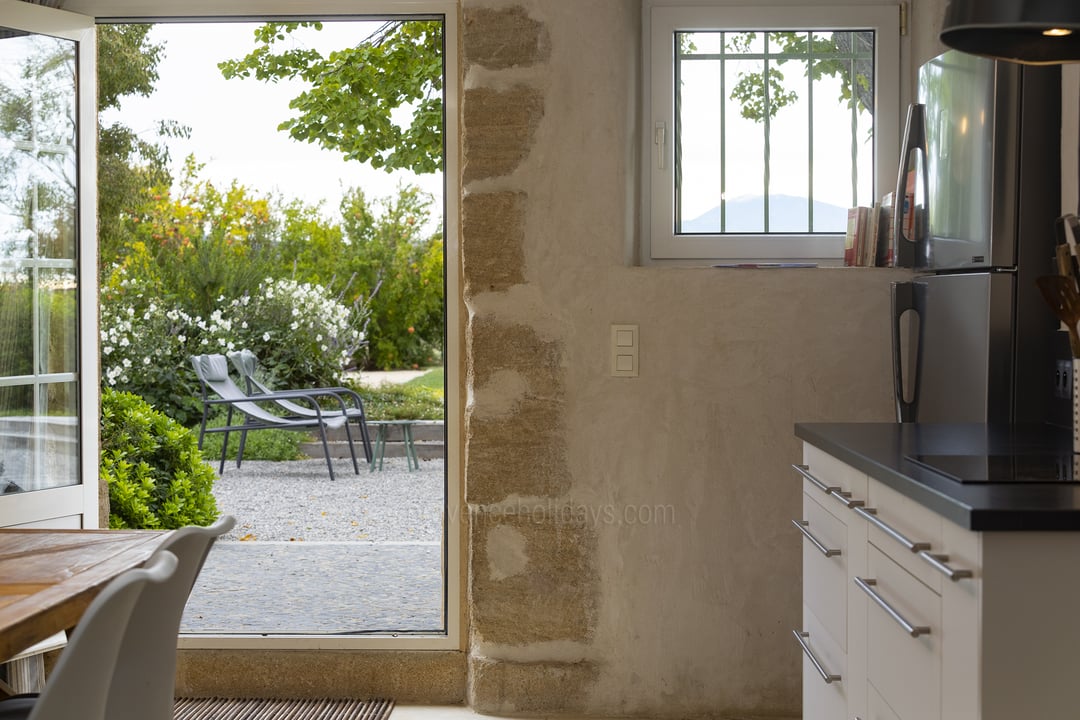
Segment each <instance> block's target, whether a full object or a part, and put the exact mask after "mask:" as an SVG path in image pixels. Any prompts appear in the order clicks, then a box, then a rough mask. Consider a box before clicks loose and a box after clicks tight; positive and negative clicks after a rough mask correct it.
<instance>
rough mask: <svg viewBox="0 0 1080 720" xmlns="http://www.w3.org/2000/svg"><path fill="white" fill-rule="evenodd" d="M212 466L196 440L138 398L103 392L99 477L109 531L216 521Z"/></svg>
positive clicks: (109, 390) (191, 434) (170, 526)
mask: <svg viewBox="0 0 1080 720" xmlns="http://www.w3.org/2000/svg"><path fill="white" fill-rule="evenodd" d="M216 477H217V476H216V475H215V473H214V470H213V468H211V467H210V466H209V465H207V464H206V463H204V462H203V461H202V457H201V455H200V453H199V448H198V437H197V436H196V435H195V433H193V432H192V431H191V430H189V429H187V428H185V427H184V426H183V425H180V424H179V423H177V422H176V421H174V420H172V419H170V418H169V417H167V416H166V415H164V414H163V413H160V412H158V411H157V410H155V409H154V408H153V407H151V406H150V405H149V404H148V403H147V402H146V401H145V400H143V399H142V398H140V397H139V396H138V395H133V394H131V393H125V392H118V391H115V390H112V389H109V388H103V389H102V393H101V478H102V480H103V481H104V482H106V483H108V486H109V503H110V511H109V527H111V528H148V529H164V530H172V529H175V528H180V527H184V526H185V525H203V526H205V525H209V524H211V523H212V522H214V520H216V519H217V516H218V510H217V503H216V502H215V500H214V495H213V493H212V488H213V485H214V480H215V479H216Z"/></svg>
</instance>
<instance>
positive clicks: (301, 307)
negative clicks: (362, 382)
mask: <svg viewBox="0 0 1080 720" xmlns="http://www.w3.org/2000/svg"><path fill="white" fill-rule="evenodd" d="M367 315H368V309H367V307H366V306H364V305H360V306H357V307H352V308H350V307H348V306H347V305H344V304H342V303H340V302H338V300H336V299H335V298H334V297H332V296H331V294H330V292H329V291H328V290H327V289H326V288H325V287H323V286H321V285H316V284H312V283H300V282H296V281H294V280H269V279H268V280H267V281H266V282H265V284H264V285H263V286H262V288H261V289H260V291H259V292H258V293H257V294H253V295H244V296H242V297H239V298H235V299H233V300H231V301H229V302H228V303H225V304H224V305H223V306H222V308H221V309H220V310H216V311H214V313H213V314H212V315H211V316H210V319H209V320H208V321H207V323H206V327H205V331H206V334H205V336H204V339H205V340H206V341H207V343H206V345H207V348H208V349H207V350H205V352H220V353H223V354H226V353H228V352H230V351H232V350H240V349H247V350H251V351H252V352H253V353H255V355H256V357H258V359H259V366H260V369H261V371H262V374H264V375H266V376H267V377H268V379H269V380H270V381H271V382H273V383H274V384H277V385H280V386H282V387H304V386H312V385H332V384H338V383H339V382H340V380H341V376H342V373H343V371H344V370H345V369H346V367H347V364H348V363H349V362H350V361H351V358H352V357H353V355H354V354H355V353H356V350H357V349H358V348H359V347H360V346H361V345H362V344H363V342H364V333H363V330H362V328H363V326H364V321H365V320H366V318H367Z"/></svg>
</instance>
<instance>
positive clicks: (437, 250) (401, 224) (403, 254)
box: [279, 186, 444, 368]
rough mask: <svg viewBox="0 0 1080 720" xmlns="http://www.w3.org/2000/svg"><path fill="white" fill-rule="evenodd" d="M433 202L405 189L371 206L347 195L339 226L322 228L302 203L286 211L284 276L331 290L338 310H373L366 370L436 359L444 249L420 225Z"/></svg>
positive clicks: (355, 192) (282, 252)
mask: <svg viewBox="0 0 1080 720" xmlns="http://www.w3.org/2000/svg"><path fill="white" fill-rule="evenodd" d="M431 203H432V200H431V197H430V196H429V195H427V194H425V193H423V192H421V191H420V190H418V189H417V188H415V187H411V186H407V187H400V188H399V189H398V194H397V195H396V196H395V197H393V198H387V199H381V200H378V201H376V202H375V203H374V207H373V204H372V203H369V201H368V199H367V198H366V196H365V195H364V193H363V191H362V190H360V189H353V190H351V191H350V192H349V193H348V194H347V195H346V196H345V198H344V199H343V200H342V203H341V208H340V210H341V224H340V225H332V226H331V225H327V224H326V223H325V222H323V221H321V220H320V219H319V218H318V214H317V212H316V209H314V208H311V207H307V206H304V205H302V204H300V203H294V204H292V205H291V206H290V207H289V208H287V209H286V211H285V218H286V219H285V222H284V230H283V233H282V239H281V242H280V244H279V251H280V259H279V262H280V263H281V266H282V269H291V272H292V275H293V276H294V277H295V278H296V279H297V280H302V281H304V282H317V283H319V284H321V285H324V286H326V287H328V288H330V289H331V290H332V291H333V293H334V294H335V295H336V296H337V297H338V298H339V299H340V300H341V302H343V303H346V304H351V305H352V306H354V307H355V306H356V305H357V304H359V303H366V304H368V305H369V306H370V309H371V316H370V318H369V320H368V325H367V327H366V334H367V337H368V340H369V343H370V344H369V346H368V348H367V358H366V362H365V363H364V364H365V366H366V367H377V368H391V367H406V366H409V365H413V364H417V365H423V364H430V363H432V362H435V361H436V360H437V359H438V357H439V355H440V353H441V350H442V345H443V343H442V333H443V329H442V323H443V297H444V283H443V265H442V263H443V242H442V236H441V235H439V234H435V235H429V236H425V235H424V230H423V222H422V221H423V218H425V217H427V216H428V215H429V214H430V211H431Z"/></svg>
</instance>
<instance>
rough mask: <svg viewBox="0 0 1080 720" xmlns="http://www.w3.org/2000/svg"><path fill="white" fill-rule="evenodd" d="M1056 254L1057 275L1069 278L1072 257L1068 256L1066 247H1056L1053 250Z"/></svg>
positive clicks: (1071, 268)
mask: <svg viewBox="0 0 1080 720" xmlns="http://www.w3.org/2000/svg"><path fill="white" fill-rule="evenodd" d="M1054 250H1055V252H1056V254H1057V269H1058V274H1059V275H1065V276H1070V275H1072V271H1073V257H1072V255H1070V254H1069V246H1068V245H1058V246H1057V247H1056V248H1054Z"/></svg>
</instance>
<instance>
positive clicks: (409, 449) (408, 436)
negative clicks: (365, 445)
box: [368, 420, 420, 472]
mask: <svg viewBox="0 0 1080 720" xmlns="http://www.w3.org/2000/svg"><path fill="white" fill-rule="evenodd" d="M414 423H416V421H415V420H368V426H369V427H370V426H374V427H375V442H374V447H373V448H372V451H371V463H370V465H369V467H368V472H374V471H375V463H376V462H378V464H379V470H382V469H383V455H385V454H386V435H387V433H388V432H389V430H390V428H392V427H399V428H401V437H402V442H403V443H404V445H405V462H406V463H407V464H408V466H409V472H412V471H413V470H419V469H420V460H419V458H417V457H416V446H415V445H414V444H413V435H412V429H413V424H414Z"/></svg>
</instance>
